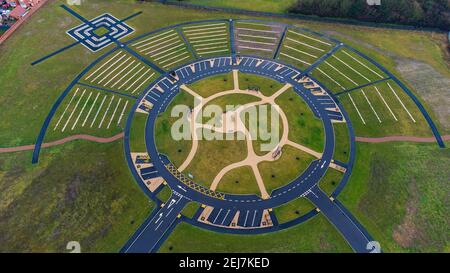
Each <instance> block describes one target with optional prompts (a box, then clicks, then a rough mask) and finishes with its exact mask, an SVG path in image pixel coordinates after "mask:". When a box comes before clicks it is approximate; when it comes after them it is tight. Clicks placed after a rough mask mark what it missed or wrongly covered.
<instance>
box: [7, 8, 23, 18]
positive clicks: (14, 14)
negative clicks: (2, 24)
mask: <svg viewBox="0 0 450 273" xmlns="http://www.w3.org/2000/svg"><path fill="white" fill-rule="evenodd" d="M26 13H27V10H26V9H24V8H22V7H21V6H17V7H15V8H14V9H13V10H12V11H11V13H10V14H9V16H11V17H12V18H14V19H16V20H19V19H20V18H22V16H24V15H25V14H26Z"/></svg>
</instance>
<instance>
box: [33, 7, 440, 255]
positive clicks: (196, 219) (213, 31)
mask: <svg viewBox="0 0 450 273" xmlns="http://www.w3.org/2000/svg"><path fill="white" fill-rule="evenodd" d="M100 28H101V29H102V30H103V33H100V34H98V33H99V32H98V30H99V29H100ZM133 31H134V30H133V28H131V27H130V26H128V25H127V24H125V23H124V22H123V21H121V20H118V19H117V18H115V17H114V16H112V15H110V14H104V15H101V16H99V17H97V18H94V19H92V20H89V21H87V20H86V21H85V22H84V23H83V24H82V25H80V26H78V27H76V28H73V29H71V30H69V31H68V32H67V33H68V34H69V35H70V36H72V37H73V38H74V39H76V40H77V41H79V42H80V43H81V44H83V45H84V46H85V47H87V48H89V50H91V51H98V50H100V49H104V48H106V49H105V53H103V54H102V55H101V56H100V57H99V58H98V59H96V60H95V61H94V62H93V63H92V64H90V65H89V66H88V67H86V68H85V69H84V70H83V71H82V72H81V73H80V74H79V76H77V78H76V79H74V81H73V82H72V83H71V84H70V85H69V86H68V87H67V88H66V90H64V92H62V94H61V96H60V98H59V99H58V100H57V102H56V103H55V105H54V106H53V108H52V109H51V111H50V113H49V115H48V117H47V119H46V121H45V123H44V124H43V127H42V130H41V133H40V135H39V136H38V143H37V145H36V149H35V152H34V154H33V160H34V161H35V162H37V160H38V157H39V152H40V145H41V144H42V143H43V141H44V137H45V139H46V140H48V139H58V138H61V137H64V136H67V135H72V134H75V133H76V134H80V133H83V134H91V135H96V136H102V137H110V136H113V135H115V134H117V133H120V132H124V134H125V138H124V153H125V157H126V160H127V164H128V166H129V169H130V171H131V174H132V175H133V177H134V178H135V180H136V182H137V184H138V185H139V187H140V188H141V189H142V190H143V191H144V193H145V194H146V195H147V196H148V197H149V198H150V199H152V200H153V201H154V202H156V204H157V205H158V206H159V208H158V209H156V210H155V211H154V212H153V213H152V215H151V216H150V217H149V218H148V220H147V221H146V222H145V223H143V225H142V226H141V227H140V228H139V230H138V231H136V233H135V234H134V235H133V237H132V238H130V240H129V241H128V242H127V244H126V245H125V246H124V247H123V249H122V251H123V252H151V251H156V250H157V249H158V248H159V246H160V245H161V243H162V242H163V241H164V239H165V238H167V236H168V234H170V231H171V230H173V228H174V226H176V224H177V223H179V222H181V221H185V222H187V223H189V224H192V225H195V226H198V227H201V228H204V229H208V230H212V231H216V232H226V233H237V234H259V233H267V232H274V231H278V230H282V229H285V228H288V227H292V226H294V225H298V224H300V223H302V222H304V221H307V220H308V219H310V218H312V217H314V216H315V215H317V214H319V213H323V214H324V215H325V216H326V217H327V219H328V220H329V221H330V222H332V223H333V224H334V226H335V227H336V228H337V229H338V230H339V231H340V232H341V234H342V235H343V236H344V238H345V239H346V240H347V241H348V243H349V244H350V245H351V246H352V248H353V249H354V251H356V252H369V250H370V249H368V248H367V245H368V243H369V242H370V241H372V240H373V238H372V237H371V236H370V234H368V233H367V231H365V229H364V227H362V226H361V225H360V224H359V223H358V221H357V220H356V219H355V218H354V217H353V216H352V215H351V214H350V212H348V211H347V210H346V209H345V207H344V206H343V205H342V204H341V203H340V202H339V201H338V200H337V198H338V195H339V193H340V192H341V191H342V189H343V188H344V186H345V185H346V183H347V180H348V178H349V176H350V174H351V172H352V169H353V167H354V160H355V133H354V132H355V130H358V131H359V132H363V133H364V132H368V131H369V130H374V131H379V132H401V131H402V130H403V129H404V128H415V127H419V126H429V127H431V129H432V130H433V132H435V126H434V124H433V122H432V121H431V119H430V117H429V116H428V114H427V112H426V111H425V109H424V108H423V106H422V105H421V104H420V102H419V101H418V100H417V99H416V98H415V97H414V95H413V94H412V93H411V92H410V91H409V90H408V89H407V88H406V86H405V85H404V84H402V83H401V82H400V81H399V80H398V79H397V78H395V76H393V75H392V74H391V73H390V72H389V71H388V70H386V69H385V68H384V67H383V66H381V65H380V64H378V63H376V62H375V61H374V60H372V59H370V58H369V57H367V56H365V55H364V54H362V53H360V52H358V51H357V50H355V49H353V48H351V47H349V46H347V45H345V44H343V43H341V42H340V41H337V40H335V39H332V38H329V37H326V36H324V35H322V34H319V33H316V32H313V31H310V30H307V29H304V28H300V27H295V26H291V25H286V24H281V23H274V22H265V21H259V20H233V19H223V20H205V21H196V22H186V23H182V24H178V25H174V26H170V27H165V28H162V29H158V30H154V31H151V32H148V33H145V34H142V35H139V36H136V37H134V38H132V39H130V40H128V41H121V42H117V41H118V40H119V39H121V38H123V37H125V36H126V35H128V34H130V33H131V32H133ZM115 42H116V44H115V45H114V43H115ZM111 44H113V45H111ZM108 46H109V47H108ZM223 75H231V76H230V80H229V83H230V84H232V86H231V88H228V89H229V90H228V89H227V90H228V91H230V90H231V91H230V92H231V93H233V92H235V95H236V94H240V95H242V96H245V95H246V94H249V93H251V92H253V91H252V90H251V89H252V88H249V86H250V84H248V85H247V86H246V85H245V79H246V78H245V77H247V78H251V77H260V78H261V79H266V80H267V81H269V80H270V81H273V82H274V84H271V86H272V85H275V84H278V85H279V86H280V88H278V89H277V90H274V93H275V94H276V95H277V96H278V95H281V94H283V93H284V92H289V95H290V97H289V100H288V101H294V100H298V101H301V102H302V103H304V105H305V109H306V110H305V111H308V112H310V113H311V117H310V118H311V119H316V120H317V121H318V122H319V124H320V126H319V127H320V128H321V130H322V131H321V137H320V139H318V138H316V139H315V140H318V141H320V142H321V143H323V145H322V146H321V147H322V148H321V149H322V150H318V149H317V148H311V146H308V145H309V144H311V143H307V142H305V143H293V141H291V142H289V143H288V144H289V145H290V146H292V147H294V148H295V149H297V150H299V151H302V152H304V153H305V154H306V155H307V156H310V157H311V160H310V161H309V162H308V164H306V167H305V169H304V170H302V171H301V173H299V174H297V175H296V176H295V177H294V178H293V179H290V180H289V181H284V183H283V184H282V185H281V184H280V185H278V186H276V187H274V189H273V190H267V191H265V193H263V191H261V194H259V193H255V194H238V193H230V192H224V191H221V190H220V189H216V188H215V187H213V186H210V185H209V184H202V183H199V182H198V181H197V179H196V177H195V176H192V175H191V174H190V173H188V172H185V171H184V170H182V168H180V164H175V163H174V161H173V160H174V156H170V155H168V154H165V153H162V152H161V151H160V146H159V145H158V144H157V138H158V136H157V133H156V132H157V131H158V130H159V128H158V125H157V124H159V123H158V119H159V118H160V117H161V116H164V115H165V114H166V113H167V112H166V111H169V110H168V109H170V107H171V106H170V105H171V103H172V102H173V101H176V100H177V98H179V97H180V94H183V93H186V94H191V95H192V93H195V92H196V91H197V90H196V89H195V88H194V87H192V86H193V85H194V84H196V83H201V82H202V81H204V80H208V79H211V78H213V77H221V76H223ZM246 75H250V76H246ZM223 77H225V76H223ZM223 82H226V80H223V81H222V84H223ZM256 85H258V84H256ZM232 90H234V91H232ZM222 91H226V90H222ZM263 91H264V90H261V92H263ZM259 96H260V97H263V96H262V95H259ZM270 96H275V95H270ZM270 96H266V97H270ZM273 98H275V97H273ZM279 104H280V107H283V106H284V105H283V104H281V103H279ZM294 108H295V107H294ZM305 113H306V112H305ZM301 115H303V112H302V113H301ZM288 119H289V118H288ZM306 122H308V121H306ZM286 124H288V123H286ZM289 126H290V127H291V129H293V127H295V126H291V125H289ZM137 127H139V128H141V129H140V131H139V130H137V129H135V128H137ZM338 127H339V128H341V129H339V130H338ZM342 128H343V129H342ZM136 132H139V133H136ZM340 132H344V137H342V136H341V135H339V134H340ZM435 135H436V134H435ZM292 137H294V138H295V137H296V136H295V135H294V136H292ZM289 138H291V135H289ZM436 138H437V139H438V141H439V136H438V135H436ZM136 139H139V140H136ZM342 142H345V143H346V145H343V144H342ZM136 143H140V144H136ZM174 149H175V148H174ZM281 149H282V150H283V151H284V148H283V147H281ZM338 151H340V152H341V154H339V153H338ZM342 151H343V152H342ZM179 152H181V149H180V150H179ZM284 152H285V151H284ZM175 154H176V153H175ZM193 160H194V161H195V160H196V159H195V158H194V159H193ZM213 163H214V162H211V164H213ZM124 164H125V163H124ZM259 166H260V165H258V167H259ZM258 167H256V168H258ZM259 168H260V170H259V171H260V172H261V173H262V172H263V171H262V170H261V169H262V167H259ZM330 170H331V171H330ZM208 171H211V170H208V169H205V170H204V172H208ZM330 172H334V174H335V176H336V177H337V178H335V179H334V180H333V184H332V185H333V186H332V188H330V190H327V191H325V190H324V189H323V188H322V185H323V183H325V182H322V181H324V180H326V179H328V178H327V177H328V176H329V173H330ZM255 173H257V172H256V171H255ZM273 177H275V175H272V178H273ZM210 182H212V181H210ZM236 183H238V181H236ZM330 185H331V184H330ZM260 186H261V185H260ZM164 191H169V192H170V194H169V195H170V197H169V198H166V199H164V200H162V198H161V197H160V196H161V195H162V193H163V192H164ZM300 199H301V200H309V202H310V203H311V204H312V205H313V206H312V207H310V208H307V209H305V210H304V211H300V212H299V213H298V217H295V219H292V220H290V221H286V222H280V221H278V219H277V214H276V211H277V210H278V209H279V208H280V207H283V206H284V205H286V204H288V203H290V202H296V200H300ZM193 204H196V205H193ZM192 205H193V206H194V208H195V209H194V213H193V214H192V215H191V216H186V215H185V214H184V213H183V211H184V210H185V208H187V207H188V206H192Z"/></svg>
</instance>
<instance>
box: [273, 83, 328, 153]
mask: <svg viewBox="0 0 450 273" xmlns="http://www.w3.org/2000/svg"><path fill="white" fill-rule="evenodd" d="M275 102H276V103H277V104H278V105H279V106H280V107H281V109H282V110H283V111H284V113H285V114H286V117H287V119H288V124H289V139H290V140H291V141H293V142H296V143H299V144H302V145H305V146H307V147H309V148H311V149H313V150H315V151H317V152H322V150H323V146H324V143H325V141H324V137H325V136H324V129H323V125H322V121H321V120H320V119H318V118H316V117H315V116H314V114H313V112H312V111H311V109H310V108H309V106H308V104H306V102H304V101H303V99H302V98H301V97H299V96H298V95H297V94H296V93H295V92H294V91H293V90H292V89H289V90H287V91H286V92H285V93H283V94H282V95H281V96H279V97H278V98H277V99H276V100H275Z"/></svg>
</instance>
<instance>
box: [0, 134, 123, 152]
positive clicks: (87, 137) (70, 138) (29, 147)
mask: <svg viewBox="0 0 450 273" xmlns="http://www.w3.org/2000/svg"><path fill="white" fill-rule="evenodd" d="M123 135H124V133H123V132H121V133H119V134H117V135H115V136H112V137H96V136H91V135H73V136H68V137H66V138H63V139H59V140H55V141H52V142H47V143H43V144H42V147H44V148H46V147H52V146H56V145H61V144H64V143H67V142H70V141H74V140H78V139H82V140H88V141H92V142H97V143H109V142H113V141H116V140H118V139H121V138H123ZM34 146H35V145H25V146H17V147H10V148H0V153H12V152H20V151H28V150H33V149H34Z"/></svg>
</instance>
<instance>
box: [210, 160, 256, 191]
mask: <svg viewBox="0 0 450 273" xmlns="http://www.w3.org/2000/svg"><path fill="white" fill-rule="evenodd" d="M217 191H220V192H224V193H232V194H259V192H260V191H259V188H258V184H257V182H256V178H255V174H254V173H253V170H252V168H251V167H250V166H243V167H239V168H236V169H233V170H231V171H229V172H228V173H226V174H225V175H224V176H223V177H222V179H221V180H220V183H219V186H218V187H217Z"/></svg>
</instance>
